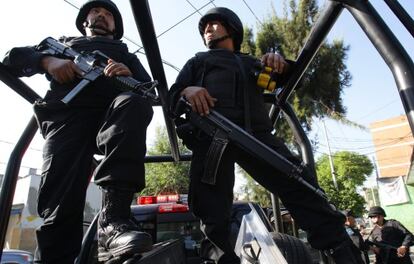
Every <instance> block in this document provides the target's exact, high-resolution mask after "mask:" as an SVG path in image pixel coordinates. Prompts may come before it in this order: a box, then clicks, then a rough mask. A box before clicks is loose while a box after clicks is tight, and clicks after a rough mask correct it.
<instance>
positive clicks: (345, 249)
mask: <svg viewBox="0 0 414 264" xmlns="http://www.w3.org/2000/svg"><path fill="white" fill-rule="evenodd" d="M328 254H329V255H330V256H331V257H332V258H333V259H334V261H335V263H336V264H364V263H365V262H364V261H363V260H362V256H361V251H359V249H358V248H357V247H356V246H355V245H354V243H352V241H351V240H346V241H344V242H343V243H342V244H340V245H339V246H338V247H336V248H334V249H331V250H329V251H328Z"/></svg>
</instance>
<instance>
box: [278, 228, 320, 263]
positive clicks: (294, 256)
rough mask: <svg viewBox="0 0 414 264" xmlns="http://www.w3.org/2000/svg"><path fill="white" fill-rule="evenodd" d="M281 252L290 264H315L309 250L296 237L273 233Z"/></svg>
mask: <svg viewBox="0 0 414 264" xmlns="http://www.w3.org/2000/svg"><path fill="white" fill-rule="evenodd" d="M271 235H272V238H273V241H275V243H276V245H277V246H278V248H279V250H280V251H281V252H282V254H283V256H284V257H285V259H286V261H287V263H289V264H313V263H314V262H313V260H312V258H311V255H310V252H309V249H308V248H307V247H306V245H305V243H303V242H302V241H301V240H299V239H298V238H296V237H294V236H289V235H286V234H282V233H276V232H271Z"/></svg>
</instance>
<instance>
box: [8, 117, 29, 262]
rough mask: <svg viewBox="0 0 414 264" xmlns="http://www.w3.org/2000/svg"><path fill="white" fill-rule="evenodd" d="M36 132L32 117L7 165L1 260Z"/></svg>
mask: <svg viewBox="0 0 414 264" xmlns="http://www.w3.org/2000/svg"><path fill="white" fill-rule="evenodd" d="M36 131H37V123H36V119H35V118H34V117H32V118H31V119H30V121H29V123H28V124H27V127H26V129H25V130H24V132H23V134H22V136H21V137H20V139H19V141H18V142H17V144H16V146H15V147H14V149H13V151H12V153H11V155H10V158H9V161H8V163H7V167H6V172H5V174H4V179H3V183H2V185H1V188H0V212H1V213H2V216H1V217H0V235H1V236H0V259H1V255H2V254H3V247H4V239H5V238H6V232H7V225H8V224H9V218H10V211H11V209H12V204H13V197H14V192H15V189H16V184H17V179H18V176H19V170H20V165H21V161H22V157H23V155H24V153H25V152H26V149H27V148H28V147H29V145H30V142H31V141H32V139H33V137H34V136H35V134H36Z"/></svg>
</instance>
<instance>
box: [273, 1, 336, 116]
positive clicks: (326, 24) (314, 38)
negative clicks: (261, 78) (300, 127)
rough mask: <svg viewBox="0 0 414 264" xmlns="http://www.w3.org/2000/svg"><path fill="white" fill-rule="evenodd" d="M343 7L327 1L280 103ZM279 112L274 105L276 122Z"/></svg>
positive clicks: (282, 93)
mask: <svg viewBox="0 0 414 264" xmlns="http://www.w3.org/2000/svg"><path fill="white" fill-rule="evenodd" d="M343 8H344V7H343V5H341V4H340V3H337V2H334V1H328V2H327V4H326V7H325V9H324V10H323V11H322V13H321V14H320V16H319V18H318V20H317V21H316V23H315V25H314V26H313V27H312V31H311V32H310V34H309V36H308V39H307V40H306V43H305V45H304V46H303V48H302V50H301V52H300V54H299V56H298V58H297V60H296V63H295V64H294V65H293V69H292V72H291V73H290V76H289V78H288V80H287V82H286V84H285V86H284V88H283V90H282V91H281V92H280V93H279V94H278V95H277V101H278V104H279V105H283V104H284V103H285V102H286V101H287V99H288V98H289V96H290V94H291V93H292V92H293V90H294V89H295V88H296V86H297V84H298V83H299V81H300V79H301V78H302V76H303V74H304V73H305V71H306V69H307V68H308V66H309V64H310V63H311V61H312V59H313V57H314V56H315V55H316V53H317V52H318V50H319V47H320V46H321V44H322V43H323V41H324V39H325V38H326V36H327V35H328V33H329V31H330V30H331V28H332V26H333V25H334V24H335V22H336V20H337V19H338V17H339V15H340V14H341V12H342V10H343ZM279 113H280V109H278V108H274V107H272V116H271V119H272V120H273V121H274V122H276V120H277V117H278V116H279Z"/></svg>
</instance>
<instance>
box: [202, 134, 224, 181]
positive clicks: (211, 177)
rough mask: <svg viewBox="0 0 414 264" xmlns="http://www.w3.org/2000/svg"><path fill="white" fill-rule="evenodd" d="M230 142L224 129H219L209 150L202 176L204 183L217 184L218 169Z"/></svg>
mask: <svg viewBox="0 0 414 264" xmlns="http://www.w3.org/2000/svg"><path fill="white" fill-rule="evenodd" d="M228 143H229V139H228V136H227V134H226V133H225V132H224V131H223V130H221V129H218V130H217V131H216V133H215V134H214V137H213V140H212V141H211V144H210V147H209V149H208V151H207V155H206V161H205V163H204V174H203V177H202V178H201V181H202V182H203V183H207V184H210V185H215V184H216V175H217V170H218V167H219V165H220V160H221V157H222V156H223V153H224V150H225V149H226V147H227V144H228Z"/></svg>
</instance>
